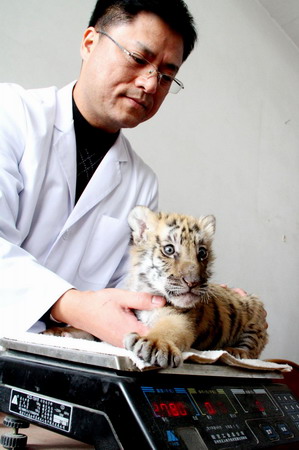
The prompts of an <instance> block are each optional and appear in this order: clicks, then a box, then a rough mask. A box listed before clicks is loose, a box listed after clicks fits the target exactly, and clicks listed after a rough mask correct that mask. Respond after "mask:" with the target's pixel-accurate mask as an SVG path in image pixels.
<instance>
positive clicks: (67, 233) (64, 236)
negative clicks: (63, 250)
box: [62, 230, 70, 241]
mask: <svg viewBox="0 0 299 450" xmlns="http://www.w3.org/2000/svg"><path fill="white" fill-rule="evenodd" d="M69 234H70V233H69V230H66V231H65V232H64V233H63V235H62V239H63V240H64V241H67V240H68V238H69Z"/></svg>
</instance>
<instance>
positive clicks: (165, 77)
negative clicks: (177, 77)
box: [161, 73, 173, 84]
mask: <svg viewBox="0 0 299 450" xmlns="http://www.w3.org/2000/svg"><path fill="white" fill-rule="evenodd" d="M161 82H162V83H164V84H171V83H172V82H173V77H172V76H171V75H166V74H165V73H163V74H162V76H161Z"/></svg>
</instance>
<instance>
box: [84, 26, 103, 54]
mask: <svg viewBox="0 0 299 450" xmlns="http://www.w3.org/2000/svg"><path fill="white" fill-rule="evenodd" d="M98 39H99V33H97V32H96V30H95V28H94V27H88V28H87V29H86V30H85V32H84V34H83V38H82V42H81V49H80V53H81V58H82V60H83V61H86V60H87V59H88V58H89V55H90V54H91V53H92V51H93V49H94V47H95V45H96V44H97V42H98Z"/></svg>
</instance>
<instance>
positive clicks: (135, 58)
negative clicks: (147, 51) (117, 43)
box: [130, 53, 147, 66]
mask: <svg viewBox="0 0 299 450" xmlns="http://www.w3.org/2000/svg"><path fill="white" fill-rule="evenodd" d="M130 56H131V58H132V60H133V62H134V63H136V64H138V65H139V66H146V65H147V61H146V60H145V59H144V58H142V56H140V55H137V54H136V53H131V54H130Z"/></svg>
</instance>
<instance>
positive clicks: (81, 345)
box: [8, 333, 292, 372]
mask: <svg viewBox="0 0 299 450" xmlns="http://www.w3.org/2000/svg"><path fill="white" fill-rule="evenodd" d="M8 337H9V339H12V340H14V341H16V342H17V341H20V342H22V343H27V344H38V345H40V346H45V347H48V348H51V349H52V355H53V357H54V358H55V352H56V353H59V349H73V350H78V351H79V352H80V354H82V353H87V354H90V353H92V354H106V355H115V356H123V357H128V358H130V359H131V361H132V362H133V363H134V364H135V366H136V369H137V368H138V369H139V370H143V369H147V368H149V367H150V364H148V363H145V362H144V361H142V360H141V359H140V358H138V357H137V356H136V355H135V354H134V353H133V352H131V351H129V350H126V349H124V348H119V347H114V346H113V345H110V344H107V343H106V342H96V341H88V340H85V339H74V338H71V337H58V336H51V335H45V334H35V333H21V334H17V335H13V336H8ZM183 359H184V361H186V360H187V359H191V360H192V361H194V362H197V363H198V364H213V363H217V362H221V363H222V364H223V363H224V364H226V365H229V366H234V367H239V368H243V369H251V370H259V371H280V372H290V371H291V370H292V367H291V366H290V365H288V364H277V363H274V362H269V361H263V360H260V359H237V358H235V357H234V356H232V355H230V354H229V353H227V352H226V351H224V350H206V351H199V350H195V349H192V348H191V349H190V350H189V351H188V352H184V353H183Z"/></svg>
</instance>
